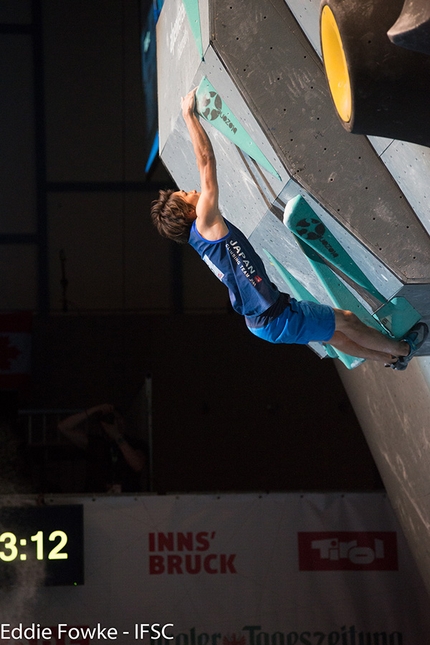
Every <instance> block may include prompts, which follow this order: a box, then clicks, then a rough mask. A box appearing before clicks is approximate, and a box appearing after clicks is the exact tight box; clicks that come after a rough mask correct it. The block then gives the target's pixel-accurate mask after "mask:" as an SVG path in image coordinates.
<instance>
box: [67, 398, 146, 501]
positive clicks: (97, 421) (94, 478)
mask: <svg viewBox="0 0 430 645" xmlns="http://www.w3.org/2000/svg"><path fill="white" fill-rule="evenodd" d="M57 427H58V430H59V432H61V434H62V435H63V436H64V437H66V438H67V439H68V440H69V441H70V442H71V443H73V444H74V445H75V446H76V447H77V448H79V449H81V450H82V451H83V452H84V454H85V458H86V461H87V476H86V485H85V488H86V491H85V492H89V493H106V492H112V493H119V492H125V493H132V492H138V491H142V490H146V488H147V486H146V482H145V475H146V471H147V450H146V444H145V442H143V441H140V440H138V439H135V438H132V437H130V435H128V434H127V433H126V430H125V421H124V418H123V416H122V415H121V414H120V413H119V412H118V411H117V410H115V408H114V406H113V405H111V404H109V403H104V404H101V405H96V406H94V407H92V408H89V409H87V410H84V411H83V412H78V413H77V414H73V415H71V416H70V417H67V418H66V419H63V420H62V421H60V422H59V423H58V426H57Z"/></svg>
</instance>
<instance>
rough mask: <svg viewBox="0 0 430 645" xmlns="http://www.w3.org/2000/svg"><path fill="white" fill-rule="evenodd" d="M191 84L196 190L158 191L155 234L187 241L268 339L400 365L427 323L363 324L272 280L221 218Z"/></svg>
mask: <svg viewBox="0 0 430 645" xmlns="http://www.w3.org/2000/svg"><path fill="white" fill-rule="evenodd" d="M195 93H196V89H194V90H192V91H191V92H190V93H189V94H187V96H186V97H185V98H183V99H182V101H181V106H182V115H183V118H184V120H185V123H186V125H187V128H188V131H189V134H190V137H191V142H192V144H193V148H194V153H195V156H196V161H197V167H198V170H199V173H200V184H201V192H200V193H198V192H197V191H195V190H192V191H190V192H185V191H183V190H179V191H176V192H175V191H173V190H167V191H160V195H159V199H158V200H156V201H155V202H153V204H152V208H151V216H152V220H153V222H154V224H155V226H156V227H157V229H158V231H159V233H161V235H163V236H165V237H168V238H170V239H172V240H174V241H176V242H180V243H185V242H189V244H191V246H192V247H193V248H194V249H195V250H196V251H197V252H198V253H199V255H200V257H201V258H202V259H203V260H204V261H205V262H206V264H207V265H208V266H209V268H210V269H211V270H212V271H213V272H214V273H215V275H216V276H217V278H219V280H221V282H223V283H224V284H225V285H226V286H227V288H228V290H229V295H230V300H231V304H232V306H233V309H235V311H237V312H238V313H239V314H242V315H243V316H245V321H246V325H247V327H248V329H249V330H250V331H251V332H252V333H253V334H255V335H256V336H258V337H259V338H262V339H264V340H267V341H269V342H271V343H287V344H288V343H299V344H307V343H309V342H311V341H319V342H323V343H329V344H330V345H332V346H333V347H334V348H336V349H338V350H340V351H341V352H344V353H345V354H349V355H351V356H355V357H357V358H365V359H369V360H374V361H379V362H382V363H384V364H385V365H386V366H387V367H392V368H393V369H396V370H404V369H406V367H407V365H408V363H409V361H410V360H411V358H412V357H413V356H414V355H415V354H416V352H417V351H418V349H419V348H420V347H421V345H422V344H423V342H424V340H425V338H426V336H427V334H428V327H427V325H426V324H425V323H418V324H417V325H415V326H414V327H413V328H412V329H411V330H410V331H409V332H408V334H407V335H406V337H405V338H404V339H403V340H394V339H391V338H389V337H387V336H384V335H383V334H382V333H380V332H379V331H377V330H376V329H373V328H371V327H368V326H367V325H365V324H364V323H362V322H361V320H360V319H359V318H358V317H357V316H356V315H355V314H353V313H352V312H350V311H344V310H342V309H334V308H332V307H330V306H328V305H321V304H317V303H313V302H307V301H297V300H296V299H294V298H290V296H289V295H287V294H286V293H282V292H280V291H279V290H278V289H277V287H276V286H275V285H274V284H273V283H272V282H271V281H270V279H269V277H268V275H267V273H266V270H265V268H264V264H263V261H262V260H261V258H260V257H259V255H258V254H257V253H256V251H255V250H254V248H253V247H252V245H251V244H250V243H249V242H248V240H247V238H246V237H245V235H244V234H243V233H242V232H241V231H240V230H239V229H238V228H237V227H236V226H234V225H233V224H231V223H230V222H229V221H227V220H226V219H225V218H224V217H223V216H222V215H221V212H220V210H219V206H218V181H217V172H216V160H215V156H214V151H213V148H212V144H211V142H210V139H209V137H208V135H207V134H206V131H205V130H204V128H203V127H202V125H201V123H200V121H199V119H198V116H197V114H196V112H195Z"/></svg>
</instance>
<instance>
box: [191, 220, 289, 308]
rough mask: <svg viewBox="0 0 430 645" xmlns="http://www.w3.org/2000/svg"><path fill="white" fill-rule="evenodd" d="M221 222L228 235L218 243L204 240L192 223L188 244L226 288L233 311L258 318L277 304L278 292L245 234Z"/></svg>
mask: <svg viewBox="0 0 430 645" xmlns="http://www.w3.org/2000/svg"><path fill="white" fill-rule="evenodd" d="M224 221H225V223H226V225H227V227H228V230H229V232H228V233H227V235H225V236H224V237H223V238H221V239H220V240H215V241H211V240H206V239H205V238H204V237H202V236H201V235H200V233H199V232H198V230H197V227H196V222H195V221H194V222H193V224H192V226H191V231H190V237H189V240H188V241H189V243H190V244H191V246H192V247H193V249H195V250H196V251H197V253H198V254H199V255H200V257H201V258H202V260H204V262H206V264H207V265H208V267H209V268H210V269H211V270H212V271H213V273H214V274H215V275H216V276H217V278H218V279H219V280H221V282H223V283H224V284H225V285H226V287H227V288H228V290H229V295H230V301H231V304H232V306H233V309H234V310H235V311H237V312H238V313H239V314H242V315H243V316H258V315H260V314H262V313H264V312H265V311H267V309H269V308H270V307H272V305H274V304H275V303H276V302H277V300H278V298H279V296H280V292H279V290H278V288H277V287H276V286H275V285H274V284H273V283H272V282H270V279H269V276H268V275H267V273H266V269H265V268H264V264H263V261H262V259H261V258H260V256H259V255H258V254H257V253H256V252H255V250H254V248H253V246H252V245H251V244H250V243H249V242H248V240H247V238H246V237H245V235H244V234H243V233H242V232H241V231H240V230H239V229H238V228H236V226H234V224H231V222H228V221H227V220H226V219H225V220H224Z"/></svg>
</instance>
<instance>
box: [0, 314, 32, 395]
mask: <svg viewBox="0 0 430 645" xmlns="http://www.w3.org/2000/svg"><path fill="white" fill-rule="evenodd" d="M32 322H33V314H32V312H31V311H17V312H12V313H3V314H0V389H1V390H19V389H21V388H22V387H24V386H25V385H26V384H27V382H28V379H29V376H30V366H31V328H32Z"/></svg>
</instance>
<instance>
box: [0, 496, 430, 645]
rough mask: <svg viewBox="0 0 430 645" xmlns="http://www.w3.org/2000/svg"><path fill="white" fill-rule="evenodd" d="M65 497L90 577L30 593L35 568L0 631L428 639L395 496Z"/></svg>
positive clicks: (408, 642) (413, 644)
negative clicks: (80, 508)
mask: <svg viewBox="0 0 430 645" xmlns="http://www.w3.org/2000/svg"><path fill="white" fill-rule="evenodd" d="M54 501H55V500H54ZM65 501H66V502H70V503H76V502H77V501H79V503H83V504H84V509H85V510H84V525H85V584H84V585H83V586H80V587H58V588H49V587H47V588H42V589H36V588H34V589H33V591H32V582H31V577H29V579H28V580H27V581H26V593H25V598H24V600H23V595H22V592H20V591H19V590H14V589H12V590H9V591H8V594H7V597H6V596H5V598H6V600H7V602H5V603H3V604H2V605H0V620H1V624H2V625H3V629H4V630H6V631H4V632H3V636H4V637H3V638H1V640H0V642H1V643H3V642H4V643H11V642H12V641H11V640H10V639H9V640H8V639H7V635H8V633H10V631H9V632H8V631H7V630H8V629H9V630H10V629H11V627H12V626H16V625H17V626H19V625H21V626H22V628H23V630H24V629H25V628H28V627H31V625H32V624H34V626H35V629H37V628H38V627H39V629H43V628H45V627H47V628H49V629H51V634H48V632H45V634H44V636H45V638H43V635H42V633H41V632H39V633H37V632H36V633H35V634H34V638H33V639H32V638H26V637H25V633H24V631H23V633H22V635H23V638H21V639H19V640H18V642H19V643H20V644H21V645H27V644H28V643H35V644H36V645H70V643H80V644H82V645H84V644H85V645H86V644H87V643H93V642H94V643H99V642H108V641H109V642H112V641H113V642H117V643H120V644H121V645H127V644H128V643H146V645H151V644H153V645H170V644H171V645H374V644H377V645H422V644H423V643H425V642H427V640H428V637H427V636H426V634H427V633H428V632H429V630H430V616H429V612H428V595H427V593H426V591H425V588H424V585H423V583H422V581H421V578H420V576H419V574H418V571H417V568H416V566H415V564H414V562H413V560H412V558H411V555H410V553H409V550H408V547H407V545H406V543H405V540H404V537H403V535H402V533H401V530H400V527H399V525H398V523H397V521H396V518H395V516H394V514H393V512H392V509H391V507H390V504H389V501H388V499H387V498H386V496H385V495H382V494H343V495H341V494H335V493H333V494H282V493H279V494H267V495H262V494H239V495H233V494H231V495H228V494H226V495H166V496H160V497H158V496H155V495H154V496H153V495H140V496H136V497H134V496H130V497H128V496H121V497H119V496H118V497H113V496H105V497H90V498H82V497H79V498H70V499H67V500H65V498H64V497H63V496H62V497H61V503H65ZM49 503H51V502H49ZM2 548H3V549H4V547H2V546H1V545H0V551H1V550H2ZM16 560H18V558H17V559H16ZM16 566H20V563H19V562H17V564H16ZM32 593H33V595H32ZM26 634H27V636H28V635H30V636H31V632H26ZM0 635H1V634H0ZM5 636H6V638H5ZM48 636H49V638H48Z"/></svg>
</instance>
